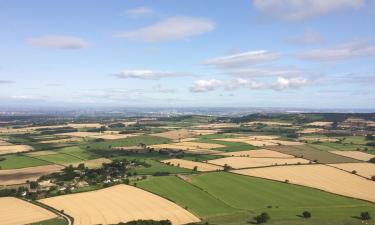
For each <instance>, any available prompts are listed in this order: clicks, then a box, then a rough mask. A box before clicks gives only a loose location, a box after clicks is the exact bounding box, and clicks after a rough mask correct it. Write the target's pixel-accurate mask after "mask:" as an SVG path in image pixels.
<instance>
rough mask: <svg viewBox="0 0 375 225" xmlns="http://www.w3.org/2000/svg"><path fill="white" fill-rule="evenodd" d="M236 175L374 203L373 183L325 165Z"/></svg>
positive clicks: (272, 169)
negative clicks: (274, 181)
mask: <svg viewBox="0 0 375 225" xmlns="http://www.w3.org/2000/svg"><path fill="white" fill-rule="evenodd" d="M233 172H235V173H238V174H243V175H248V176H254V177H261V178H266V179H270V180H277V181H282V182H285V181H286V180H287V181H288V182H289V183H292V184H298V185H302V186H308V187H312V188H317V189H320V190H323V191H327V192H332V193H336V194H339V195H344V196H348V197H353V198H358V199H364V200H367V201H371V202H375V182H374V181H370V180H368V179H365V178H362V177H359V176H356V175H354V174H350V173H348V172H345V171H342V170H339V169H336V168H333V167H330V166H326V165H296V166H278V167H268V168H255V169H244V170H236V171H233Z"/></svg>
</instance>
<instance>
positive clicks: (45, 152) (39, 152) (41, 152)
mask: <svg viewBox="0 0 375 225" xmlns="http://www.w3.org/2000/svg"><path fill="white" fill-rule="evenodd" d="M52 154H56V152H54V151H36V152H28V153H25V155H28V156H41V155H52Z"/></svg>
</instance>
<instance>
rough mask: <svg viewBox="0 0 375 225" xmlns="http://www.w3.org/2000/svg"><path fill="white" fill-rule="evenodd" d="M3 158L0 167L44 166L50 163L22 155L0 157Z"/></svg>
mask: <svg viewBox="0 0 375 225" xmlns="http://www.w3.org/2000/svg"><path fill="white" fill-rule="evenodd" d="M0 158H2V159H4V160H2V161H0V168H1V169H4V170H6V169H20V168H25V167H33V166H44V165H50V164H52V163H50V162H46V161H43V160H39V159H36V158H31V157H28V156H23V155H9V156H2V157H0Z"/></svg>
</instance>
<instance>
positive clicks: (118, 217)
mask: <svg viewBox="0 0 375 225" xmlns="http://www.w3.org/2000/svg"><path fill="white" fill-rule="evenodd" d="M40 202H42V203H44V204H46V205H49V206H51V207H53V208H55V209H58V210H64V212H65V213H66V214H68V215H70V216H72V217H73V218H74V223H75V224H79V225H92V224H104V225H106V224H117V223H119V222H128V221H132V220H138V219H144V220H146V219H153V220H163V219H169V220H170V221H172V223H173V225H180V224H186V223H191V222H198V221H199V219H198V218H197V217H195V216H194V215H193V214H191V213H190V212H188V211H186V210H185V209H183V208H181V207H180V206H178V205H176V204H175V203H173V202H170V201H168V200H166V199H164V198H161V197H159V196H157V195H154V194H151V193H149V192H146V191H143V190H141V189H138V188H136V187H133V186H128V185H116V186H112V187H109V188H105V189H101V190H98V191H91V192H85V193H78V194H71V195H64V196H58V197H53V198H47V199H42V200H40Z"/></svg>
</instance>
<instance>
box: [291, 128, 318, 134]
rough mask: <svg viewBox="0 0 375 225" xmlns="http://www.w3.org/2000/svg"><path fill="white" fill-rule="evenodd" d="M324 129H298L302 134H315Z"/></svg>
mask: <svg viewBox="0 0 375 225" xmlns="http://www.w3.org/2000/svg"><path fill="white" fill-rule="evenodd" d="M322 131H324V130H323V129H322V128H306V129H303V130H301V131H297V133H300V134H315V133H320V132H322Z"/></svg>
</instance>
